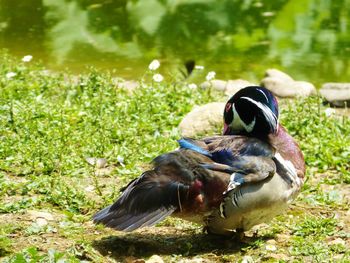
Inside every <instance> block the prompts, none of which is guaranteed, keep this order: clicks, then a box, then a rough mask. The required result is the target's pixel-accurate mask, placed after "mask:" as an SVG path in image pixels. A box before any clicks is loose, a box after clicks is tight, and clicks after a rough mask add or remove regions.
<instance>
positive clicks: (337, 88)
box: [320, 83, 350, 107]
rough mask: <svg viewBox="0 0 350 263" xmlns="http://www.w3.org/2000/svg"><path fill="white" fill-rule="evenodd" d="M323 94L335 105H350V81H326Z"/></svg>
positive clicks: (321, 90) (322, 90) (321, 91)
mask: <svg viewBox="0 0 350 263" xmlns="http://www.w3.org/2000/svg"><path fill="white" fill-rule="evenodd" d="M320 93H321V95H322V96H323V97H324V98H325V99H326V100H327V101H328V102H329V103H330V104H331V105H332V106H335V107H350V83H325V84H323V85H322V88H321V89H320Z"/></svg>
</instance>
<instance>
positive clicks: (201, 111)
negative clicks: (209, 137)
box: [179, 102, 225, 137]
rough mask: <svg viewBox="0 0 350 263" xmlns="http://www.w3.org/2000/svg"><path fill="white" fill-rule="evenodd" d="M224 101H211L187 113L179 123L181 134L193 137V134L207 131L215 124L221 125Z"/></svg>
mask: <svg viewBox="0 0 350 263" xmlns="http://www.w3.org/2000/svg"><path fill="white" fill-rule="evenodd" d="M224 107H225V103H223V102H212V103H208V104H206V105H203V106H199V107H195V108H194V109H193V110H192V111H191V112H190V113H188V114H187V115H186V116H185V117H184V118H183V120H182V121H181V123H180V125H179V130H180V132H181V135H182V136H185V137H194V136H195V135H199V134H203V133H205V132H209V131H210V130H212V129H213V127H215V126H216V125H221V124H222V122H223V120H222V114H223V112H224Z"/></svg>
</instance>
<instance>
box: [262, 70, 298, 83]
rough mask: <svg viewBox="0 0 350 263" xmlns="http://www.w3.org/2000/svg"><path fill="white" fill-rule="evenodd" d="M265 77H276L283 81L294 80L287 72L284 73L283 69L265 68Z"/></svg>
mask: <svg viewBox="0 0 350 263" xmlns="http://www.w3.org/2000/svg"><path fill="white" fill-rule="evenodd" d="M265 78H277V79H280V80H284V81H294V79H293V78H292V77H291V76H289V75H288V74H287V73H284V72H283V71H280V70H278V69H274V68H270V69H268V70H266V72H265Z"/></svg>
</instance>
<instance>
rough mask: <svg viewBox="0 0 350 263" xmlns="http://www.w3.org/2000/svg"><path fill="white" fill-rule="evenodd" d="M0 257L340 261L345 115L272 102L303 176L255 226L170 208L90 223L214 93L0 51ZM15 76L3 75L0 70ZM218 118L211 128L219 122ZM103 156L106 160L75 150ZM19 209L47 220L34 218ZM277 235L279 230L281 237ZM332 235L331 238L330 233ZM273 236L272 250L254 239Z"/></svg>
mask: <svg viewBox="0 0 350 263" xmlns="http://www.w3.org/2000/svg"><path fill="white" fill-rule="evenodd" d="M1 58H2V63H1V65H0V89H1V93H0V137H1V140H0V160H1V162H0V258H1V260H2V261H3V262H81V261H93V262H106V261H108V262H110V261H111V262H114V261H122V260H129V261H132V260H134V259H138V258H142V259H147V258H148V257H150V256H152V255H153V254H159V255H161V256H162V257H163V259H164V260H165V261H173V262H177V261H179V260H184V259H192V258H194V259H195V258H202V259H205V260H208V261H218V262H229V261H237V260H239V259H242V258H243V257H244V256H249V257H252V258H253V259H254V260H265V261H268V262H275V261H282V262H283V261H285V260H292V261H296V262H305V261H320V262H323V261H339V262H346V261H350V255H349V252H348V251H349V237H350V232H349V231H350V221H349V220H348V218H349V214H347V206H348V202H349V199H348V196H349V194H350V191H349V189H350V187H349V184H350V163H349V159H350V119H349V118H348V117H342V116H338V115H334V116H331V117H327V116H326V114H325V113H324V109H325V106H323V105H322V102H321V100H320V98H318V97H311V98H306V99H299V100H293V101H283V102H282V103H281V109H282V111H281V122H282V123H283V124H284V125H285V126H286V127H287V128H288V130H289V131H290V133H291V134H292V135H293V136H295V138H296V139H297V140H298V141H299V142H300V145H301V148H302V150H303V152H304V154H305V158H306V163H307V167H308V173H307V181H306V183H305V185H304V189H303V192H302V193H301V194H300V195H299V197H298V200H297V201H296V202H295V205H293V206H292V207H291V209H290V210H289V211H288V213H287V214H286V215H282V216H280V217H278V218H276V219H275V220H274V221H273V222H272V223H271V224H269V226H262V227H260V228H259V234H258V237H252V238H251V239H250V240H249V242H247V243H242V244H237V243H236V242H232V241H230V240H222V239H219V240H218V239H215V237H208V236H206V235H204V234H202V232H201V228H200V227H199V226H196V225H192V224H188V223H186V222H184V221H181V220H178V219H167V220H166V221H164V222H162V223H161V224H160V225H159V226H158V227H155V228H152V229H145V230H142V231H138V232H135V233H131V234H123V233H119V232H115V231H112V230H109V229H105V228H103V227H101V226H94V225H92V224H91V222H90V219H91V216H92V215H93V214H94V213H95V212H96V211H97V210H98V209H100V208H102V207H103V206H105V205H107V204H110V203H111V202H112V201H113V200H114V199H115V198H116V197H117V196H118V195H119V189H120V188H121V187H122V186H124V185H125V184H126V183H127V182H128V181H129V180H130V179H132V178H135V177H136V176H138V175H139V174H140V173H141V172H142V170H143V169H144V168H145V165H147V163H149V162H150V161H151V160H152V158H154V157H156V156H157V155H159V154H161V153H164V152H166V151H170V150H173V149H174V148H176V147H177V145H176V139H178V138H179V137H180V134H179V131H178V130H177V126H178V124H179V122H180V121H181V119H182V118H183V117H184V116H185V114H186V113H188V112H189V111H190V110H191V109H192V107H193V106H194V105H202V104H205V103H208V102H212V101H216V100H225V98H223V97H221V95H219V94H215V93H210V92H208V91H205V90H199V89H197V90H192V89H189V88H188V87H187V85H186V84H185V83H182V82H179V81H177V80H168V81H165V82H162V83H155V82H152V81H151V75H150V73H149V72H148V73H147V72H146V73H145V76H144V78H143V80H141V81H140V84H139V87H138V88H136V89H135V90H134V91H133V92H132V93H130V91H128V90H126V89H124V88H121V87H118V85H116V84H115V81H114V79H113V77H112V75H111V74H108V73H102V72H97V71H95V70H93V69H91V70H90V72H89V73H88V74H85V75H81V76H75V77H71V76H69V75H68V74H66V73H48V72H47V71H46V70H45V69H44V68H42V67H41V66H40V65H38V64H34V63H32V62H30V63H24V62H21V61H18V60H16V59H14V58H12V57H10V56H8V55H7V54H6V53H1ZM8 72H15V73H16V74H17V75H16V76H14V77H12V78H11V79H8V78H7V77H6V73H8ZM219 130H220V129H219V127H217V128H215V127H214V128H213V133H214V132H219ZM88 157H95V158H105V159H106V160H107V167H104V168H101V169H99V168H97V167H95V166H92V165H90V164H89V163H88V162H87V161H86V158H88ZM28 210H38V211H48V212H50V213H51V214H52V215H53V217H54V220H53V221H49V222H48V224H47V225H44V226H41V225H39V224H37V222H36V221H35V219H33V218H30V216H29V215H28ZM282 237H284V238H282ZM334 240H338V243H337V242H335V241H334ZM268 242H273V244H274V245H275V246H276V247H277V250H276V251H273V252H271V251H269V250H267V249H266V246H265V244H268Z"/></svg>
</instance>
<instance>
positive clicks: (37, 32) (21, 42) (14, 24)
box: [0, 0, 46, 55]
mask: <svg viewBox="0 0 350 263" xmlns="http://www.w3.org/2000/svg"><path fill="white" fill-rule="evenodd" d="M44 13H45V10H44V8H43V6H42V4H41V0H31V1H4V0H2V1H1V2H0V45H1V46H6V45H5V43H11V47H12V48H14V49H15V50H20V51H21V53H20V54H21V55H23V52H30V53H31V54H34V53H35V52H36V51H37V50H41V52H42V50H43V43H44V38H45V28H46V23H45V20H44Z"/></svg>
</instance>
